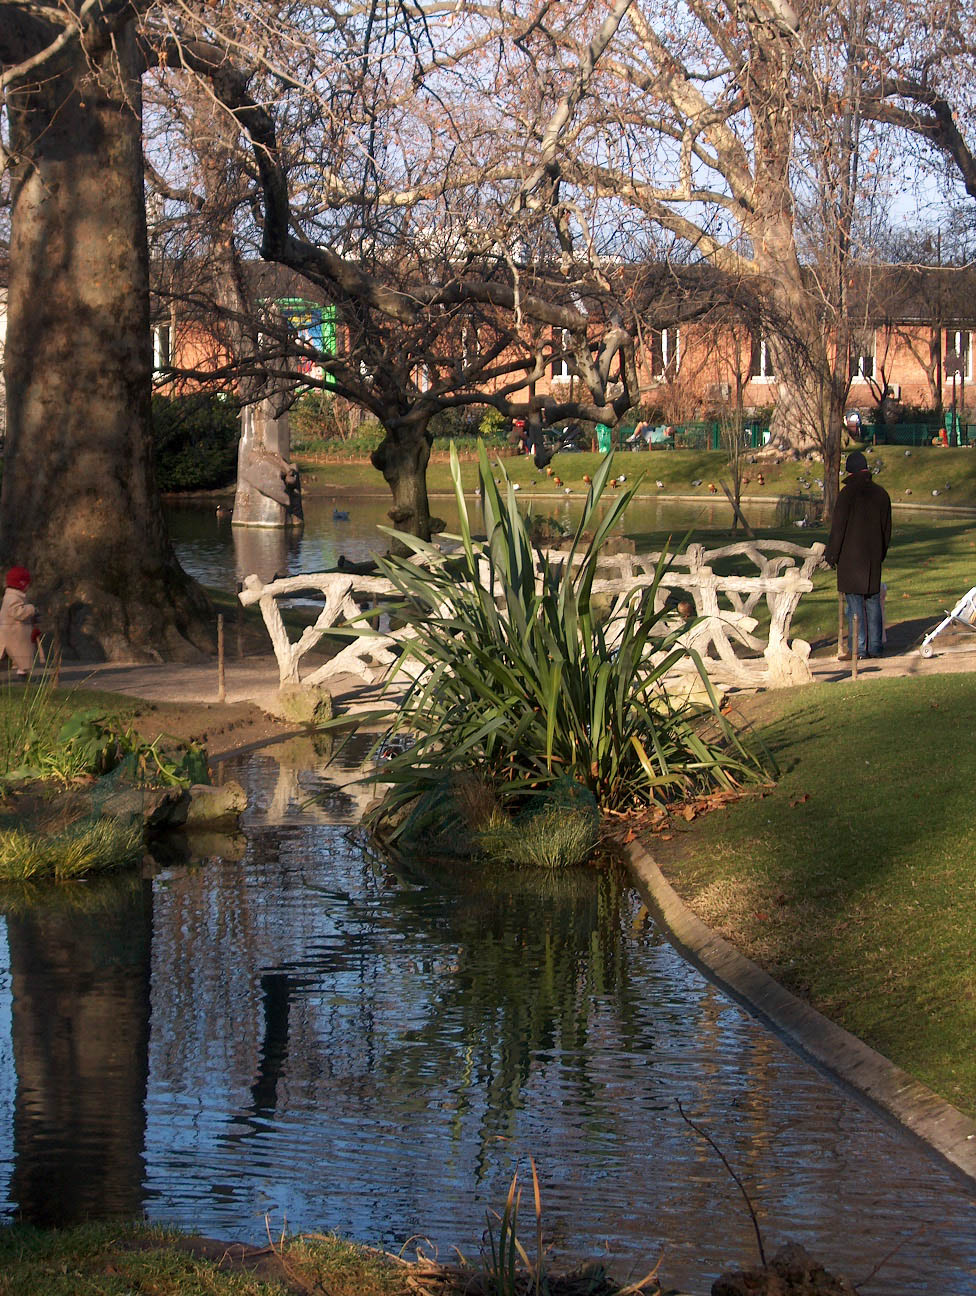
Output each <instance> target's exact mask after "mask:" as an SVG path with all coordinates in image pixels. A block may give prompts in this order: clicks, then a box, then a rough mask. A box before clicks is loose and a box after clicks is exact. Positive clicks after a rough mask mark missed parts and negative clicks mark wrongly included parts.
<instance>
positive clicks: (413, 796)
mask: <svg viewBox="0 0 976 1296" xmlns="http://www.w3.org/2000/svg"><path fill="white" fill-rule="evenodd" d="M612 462H613V461H612V456H607V457H606V458H605V459H604V460H603V462H602V464H601V465H600V467H599V468H598V470H597V472H596V474H595V476H594V479H593V483H592V485H591V487H590V491H589V494H588V497H587V501H586V505H585V507H584V509H583V514H582V517H581V519H580V522H579V525H578V527H577V529H576V532H575V535H574V537H573V539H572V542H571V544H570V546H569V548H568V550H566V551H565V552H562V553H560V554H558V555H549V554H547V553H546V552H545V551H544V550H542V549H540V548H538V547H537V546H535V545H534V544H533V542H532V540H531V537H530V535H529V532H528V530H527V527H526V523H525V521H524V519H523V517H522V515H521V514H520V512H519V509H518V506H517V500H516V495H515V492H514V491H513V489H512V485H511V482H510V481H509V480H508V477H507V475H506V473H505V470H504V467H503V466H502V465H500V464H499V465H497V466H496V469H497V471H498V472H500V474H501V478H502V484H501V486H499V485H498V484H497V483H496V481H495V478H494V476H493V473H492V471H491V468H490V466H489V463H488V458H487V455H486V453H485V450H484V447H483V446H479V478H480V484H481V495H482V509H483V515H484V524H485V529H486V532H487V539H486V540H484V541H475V540H474V539H473V537H472V528H471V525H470V522H469V518H468V511H467V504H466V501H465V497H464V492H463V489H462V486H461V475H460V467H459V463H458V458H457V454H456V453H455V452H454V451H453V450H452V454H451V472H452V476H453V480H454V487H455V494H456V497H457V505H458V513H459V517H460V529H459V534H458V535H457V536H455V537H450V538H451V539H453V540H455V541H456V542H457V546H458V547H457V549H456V550H455V551H454V552H451V553H449V554H444V553H443V552H441V550H440V549H439V548H438V547H437V546H435V545H433V544H428V543H425V542H424V541H422V540H419V539H417V538H416V537H413V536H408V535H406V534H404V533H402V532H391V534H392V535H393V536H394V537H395V538H396V540H397V541H399V542H400V544H401V545H402V546H405V547H406V548H407V549H408V550H412V551H413V554H412V556H411V557H399V556H395V555H391V556H388V557H386V558H384V559H382V560H381V562H380V566H381V568H382V571H383V574H384V575H385V576H386V577H387V578H388V579H389V580H390V581H391V582H392V583H393V584H394V585H395V586H396V588H397V590H398V591H399V594H400V602H399V605H398V607H397V609H396V611H397V614H398V615H399V616H401V617H402V618H403V619H404V620H406V621H408V622H409V624H410V627H411V637H408V638H406V639H404V641H403V649H404V654H405V657H406V658H407V661H406V662H405V665H406V666H407V667H408V669H409V673H410V675H411V676H412V677H413V678H412V681H411V683H410V685H409V686H408V688H407V691H406V694H405V696H404V697H403V699H402V701H400V702H399V703H398V705H397V706H396V708H395V710H394V709H391V711H390V713H389V714H390V716H391V718H392V730H391V731H390V733H389V734H387V735H386V738H387V740H389V739H390V737H391V736H396V735H397V734H399V733H402V734H404V735H407V736H408V738H409V742H408V743H407V744H406V745H404V746H403V748H402V749H401V750H395V751H394V754H393V755H392V756H391V757H390V758H389V759H388V760H386V761H384V764H383V773H382V777H383V780H384V782H386V783H387V784H389V785H390V786H389V790H388V792H387V794H386V796H385V798H384V800H383V802H382V804H381V806H380V807H379V808H378V810H376V811H375V812H374V813H373V815H372V816H371V817H370V823H371V825H372V826H373V828H374V829H377V830H382V831H383V832H384V834H385V835H386V838H387V840H388V841H390V842H391V843H392V842H393V841H395V840H396V839H397V837H398V836H400V835H401V834H402V832H403V831H404V829H405V828H406V827H407V825H409V826H410V829H411V832H412V833H416V832H417V830H418V829H419V828H420V827H422V826H423V825H422V824H420V823H419V822H418V814H417V813H416V811H417V809H418V807H423V808H424V815H425V816H426V817H427V819H428V821H429V823H428V826H429V827H430V828H431V829H432V830H434V831H436V832H438V833H440V834H441V835H443V836H448V837H449V836H450V834H451V832H452V831H455V830H456V825H457V809H456V803H455V801H454V798H452V797H451V796H450V795H448V794H447V790H449V789H450V788H451V786H452V785H456V783H457V781H458V780H459V779H463V778H466V777H470V776H472V775H475V776H476V777H477V778H478V779H479V780H480V781H481V782H482V783H483V784H484V785H485V786H486V787H487V788H489V789H490V791H491V794H492V796H493V798H494V800H495V801H496V802H497V805H498V809H499V811H500V812H501V813H502V814H503V815H505V816H507V817H508V818H509V819H511V820H512V821H513V822H514V821H517V820H518V817H519V815H520V814H521V813H522V812H523V811H524V810H525V809H526V807H527V806H528V805H530V804H532V803H535V804H538V802H539V799H540V798H542V797H544V794H545V792H546V790H547V789H548V788H550V787H552V785H554V784H555V783H556V782H557V781H558V780H560V779H568V780H570V781H571V782H572V783H574V784H577V785H579V786H580V787H581V788H585V789H587V790H588V792H589V793H590V794H592V797H593V799H594V802H595V804H596V806H597V808H598V810H599V812H600V813H603V814H605V813H607V812H611V811H620V810H632V809H634V808H637V807H640V806H648V805H651V804H653V803H668V802H671V801H677V800H684V799H686V798H690V797H695V796H700V795H703V794H705V793H707V792H710V791H714V790H715V789H718V788H721V789H725V790H728V789H730V788H739V787H741V786H742V785H743V784H746V783H752V782H756V781H758V780H761V779H763V778H764V777H765V771H764V769H763V765H762V761H761V760H760V758H759V757H758V756H757V755H756V754H755V753H753V752H751V751H750V750H748V749H747V748H746V747H745V745H744V744H743V743H742V741H741V740H740V739H739V737H738V736H737V735H736V733H735V732H734V731H733V729H732V727H731V726H730V725H729V724H728V722H727V721H726V719H725V717H724V716H722V715H721V713H720V711H719V707H718V701H717V698H716V696H715V694H714V691H713V690H712V688H711V684H710V683H709V681H708V678H707V676H706V675H705V673H704V670H703V668H702V665H701V662H700V659H698V658H697V657H696V656H695V654H693V653H691V654H689V653H688V650H687V649H686V648H685V647H684V646H683V645H682V643H681V641H680V638H681V636H682V635H683V634H684V633H685V631H686V630H687V625H686V624H685V623H675V622H673V620H669V619H668V618H667V616H666V613H665V611H664V609H663V603H664V601H665V600H663V599H660V600H658V599H657V598H656V595H657V591H658V587H659V583H660V579H661V576H662V575H663V573H664V571H665V570H666V561H667V560H666V558H662V560H661V563H660V564H659V566H658V569H657V572H656V573H655V575H654V577H653V578H652V579H651V580H650V581H647V580H638V581H635V583H634V587H633V588H632V590H631V591H630V592H629V593H628V594H627V595H626V597H625V598H623V599H621V600H619V601H618V602H617V604H616V606H615V607H614V610H613V614H612V615H611V616H610V617H609V618H608V617H607V616H606V614H605V606H601V608H600V610H599V613H598V611H597V607H596V603H597V598H596V597H595V595H596V594H598V593H599V591H598V590H597V591H595V589H594V587H595V585H596V583H597V579H598V571H597V568H598V563H599V558H600V551H601V547H602V545H603V544H604V542H605V540H606V539H607V537H608V535H609V534H610V532H611V531H612V530H613V529H614V527H616V526H617V524H618V523H619V522H620V520H621V519H622V518H623V516H624V514H625V511H626V509H627V506H628V505H629V503H630V501H631V500H632V499H633V497H634V494H635V493H636V490H637V487H638V485H639V483H638V482H635V483H632V484H631V485H629V486H627V487H626V488H625V489H623V490H621V491H619V492H617V493H615V494H614V495H613V497H612V498H610V499H609V500H608V501H607V502H606V503H604V499H603V497H604V491H605V489H606V487H607V484H608V481H609V480H610V477H611V474H612V472H613V467H612ZM658 603H660V604H661V605H662V606H660V607H659V606H657V605H658ZM364 620H365V619H364ZM364 620H361V621H360V622H358V623H357V624H355V625H349V626H347V627H346V628H345V633H347V634H349V635H361V636H362V635H366V636H368V635H370V634H372V633H375V632H374V631H372V630H371V629H370V628H369V626H368V624H365V623H364ZM687 656H691V658H692V660H693V662H694V664H695V666H697V668H698V670H699V673H700V675H701V680H702V690H701V697H702V699H703V700H701V699H692V698H690V697H689V695H688V690H687V688H684V689H682V691H681V695H680V696H672V695H671V693H670V692H669V690H668V685H667V675H668V672H669V671H670V670H671V669H672V668H673V667H674V666H676V665H677V664H678V662H679V661H681V660H682V659H683V658H685V657H687ZM387 745H388V747H395V746H396V744H390V743H389V741H388V742H387Z"/></svg>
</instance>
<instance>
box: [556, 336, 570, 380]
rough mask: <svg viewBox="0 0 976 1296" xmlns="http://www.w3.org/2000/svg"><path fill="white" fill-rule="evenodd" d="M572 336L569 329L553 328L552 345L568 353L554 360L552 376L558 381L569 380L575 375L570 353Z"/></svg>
mask: <svg viewBox="0 0 976 1296" xmlns="http://www.w3.org/2000/svg"><path fill="white" fill-rule="evenodd" d="M572 341H573V339H572V336H571V334H570V332H569V329H553V331H552V347H553V350H554V351H558V350H561V351H563V352H565V353H566V354H564V355H562V356H559V357H558V358H557V359H555V360H553V362H552V376H553V378H554V379H555V380H556V381H557V382H558V381H560V380H561V381H562V382H568V381H569V380H570V378H572V376H573V365H572V360H571V359H570V356H569V354H568V352H569V349H570V346H571V344H572Z"/></svg>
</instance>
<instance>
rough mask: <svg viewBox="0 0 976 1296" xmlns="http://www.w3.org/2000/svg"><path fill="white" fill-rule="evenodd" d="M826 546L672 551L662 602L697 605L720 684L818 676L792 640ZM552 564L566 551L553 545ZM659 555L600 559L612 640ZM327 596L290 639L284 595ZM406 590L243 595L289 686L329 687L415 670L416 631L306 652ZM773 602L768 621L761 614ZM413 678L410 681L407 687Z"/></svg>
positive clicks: (685, 640)
mask: <svg viewBox="0 0 976 1296" xmlns="http://www.w3.org/2000/svg"><path fill="white" fill-rule="evenodd" d="M823 551H824V547H823V545H822V544H814V545H811V546H810V547H809V548H803V547H801V546H800V545H795V544H790V543H789V542H786V541H783V542H779V541H772V540H749V541H742V542H741V543H738V544H730V545H724V546H723V547H722V548H719V549H706V548H705V547H704V546H703V545H699V544H694V545H689V546H688V549H687V551H686V552H685V553H684V554H680V555H673V556H671V557H670V558H669V560H668V565H667V567H666V569H665V570H664V572H663V573H662V575H661V577H660V579H659V583H658V587H657V592H656V594H655V604H656V608H657V610H662V611H663V610H664V609H665V608H666V607H667V606H668V604H669V603H671V604H673V603H674V601H675V599H676V596H678V597H679V601H680V596H681V595H684V596H685V598H686V599H687V600H688V601H689V602H690V603H693V605H694V614H693V619H690V624H689V628H688V630H687V631H686V632H685V633H684V634H682V635H681V636H680V640H679V642H680V643H681V644H683V645H684V646H685V647H686V648H688V649H693V650H694V651H695V652H697V654H698V655H699V656H700V658H701V660H702V662H703V664H704V667H705V669H706V671H707V673H708V675H709V678H710V679H711V680H712V681H713V682H714V683H716V684H718V685H723V686H735V687H738V688H770V687H772V688H776V687H780V686H783V685H788V684H802V683H807V682H809V681H810V680H811V679H812V674H811V671H810V666H809V661H808V658H809V656H810V645H809V644H808V643H806V642H805V641H804V640H802V639H794V640H792V641H791V640H790V627H791V624H792V620H793V615H794V613H795V612H796V608H797V605H798V604H799V602H800V598H801V597H802V595H803V594H805V593H808V592H809V591H810V590H812V589H813V580H812V577H813V573H814V571H815V570H816V568H817V567H818V566H819V564H820V562H821V559H822V557H823ZM548 557H549V559H550V561H551V562H559V561H560V559H561V558H564V557H565V556H564V555H562V554H560V553H558V552H555V551H551V552H550V553H549V555H548ZM660 557H661V555H660V554H626V553H621V554H612V555H607V556H604V557H601V559H600V567H599V571H600V576H599V578H598V579H597V580H596V581H594V583H593V593H594V594H596V595H602V596H603V597H604V598H606V599H608V600H609V601H610V612H609V622H608V636H609V638H610V639H611V640H612V636H613V624H614V621H615V620H616V621H618V622H619V621H621V620H622V617H623V615H624V613H625V608H626V604H627V603H628V601H629V600H630V599H632V598H633V596H634V593H635V591H637V590H640V589H642V588H647V587H648V586H651V585H653V583H654V579H655V571H656V568H657V565H658V563H659V561H660ZM719 564H721V565H729V564H732V565H734V566H736V567H742V566H744V565H745V566H748V565H751V567H752V568H754V570H753V571H750V572H749V573H748V574H745V575H740V574H736V575H731V574H719V573H717V572H716V571H715V566H716V565H719ZM479 567H480V577H481V579H482V580H483V582H484V583H485V584H486V585H487V583H488V580H489V574H488V565H487V563H481V564H480V565H479ZM310 593H319V594H321V596H322V597H323V598H324V600H325V606H324V607H323V608H322V611H321V612H320V613H319V616H318V618H317V619H316V621H315V624H314V625H311V626H308V627H306V629H305V630H304V631H303V632H302V634H301V636H300V638H299V639H297V640H296V641H295V642H292V641H291V640H290V639H289V637H288V632H287V630H286V628H285V624H284V621H283V620H282V617H281V611H280V609H279V607H278V600H279V599H281V598H290V597H294V596H295V595H297V594H310ZM396 595H397V590H396V589H395V587H394V586H393V585H392V584H391V583H390V582H389V581H388V580H386V579H384V578H383V577H379V576H361V575H355V574H353V573H346V572H320V573H316V574H311V575H307V576H289V577H284V578H282V579H279V580H274V581H271V582H269V583H267V584H265V583H264V582H263V581H262V580H261V579H260V578H259V577H258V576H248V577H247V578H246V579H245V581H244V585H243V588H242V590H241V593H240V595H239V597H240V600H241V603H243V604H244V606H245V607H248V606H251V605H253V604H255V603H256V604H257V605H258V606H259V607H260V609H261V613H262V615H263V617H264V623H265V625H266V627H267V629H268V634H269V635H270V637H271V643H272V646H273V648H274V652H275V657H276V658H277V661H278V672H279V680H280V684H281V686H285V685H304V686H306V687H309V688H311V687H315V686H317V685H324V684H325V683H326V682H327V681H328V680H329V679H331V678H334V677H335V676H337V675H346V674H348V675H354V676H356V677H358V678H359V679H362V680H364V681H365V682H366V683H368V684H377V683H381V682H383V681H384V680H387V679H392V678H394V677H395V676H396V675H397V674H404V675H406V676H408V677H409V676H410V675H412V674H413V673H414V670H415V669H416V663H414V662H409V661H404V659H403V642H404V640H405V639H408V638H409V637H410V636H411V634H412V631H411V629H410V627H409V626H408V627H406V628H405V629H403V630H396V631H389V632H387V633H379V632H377V633H375V634H373V635H370V636H368V637H364V638H358V639H351V640H350V641H349V642H348V643H347V644H346V645H345V646H344V647H343V648H342V649H341V650H340V651H339V652H338V653H337V654H336V655H335V656H334V657H332V658H330V660H329V661H327V662H325V663H323V664H322V665H319V666H318V667H316V668H315V669H314V670H312V671H311V672H310V673H309V674H308V675H306V676H305V677H303V676H302V674H301V663H302V658H303V657H305V655H306V654H307V653H309V652H311V651H312V649H314V648H315V647H316V646H317V645H318V644H319V642H320V640H321V639H322V637H323V635H326V634H328V632H329V631H330V630H332V629H333V628H334V627H336V626H337V625H340V624H342V623H343V622H345V621H348V620H351V619H352V618H354V617H358V616H360V615H361V612H362V606H363V605H364V604H368V603H370V602H373V601H375V600H377V599H379V598H383V597H387V598H388V597H395V596H396ZM763 600H765V606H766V611H768V615H769V622H768V626H765V628H763V629H761V626H762V625H763V622H764V621H765V617H759V616H756V615H754V614H755V613H756V611H757V610H758V609H759V606H760V603H761V602H762V601H763ZM682 619H683V618H681V617H680V616H679V615H678V614H677V613H675V612H674V611H673V610H671V611H668V612H667V613H666V623H667V624H668V625H670V626H672V627H675V628H680V624H681V620H682ZM674 674H675V675H676V676H679V677H680V676H682V675H684V676H689V675H695V674H697V668H696V667H695V665H694V663H693V662H692V661H691V660H690V659H689V658H686V659H684V660H682V661H681V662H680V663H679V665H678V667H677V668H676V669H675V672H674ZM405 682H406V680H404V683H405Z"/></svg>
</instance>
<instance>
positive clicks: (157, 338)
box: [152, 324, 172, 370]
mask: <svg viewBox="0 0 976 1296" xmlns="http://www.w3.org/2000/svg"><path fill="white" fill-rule="evenodd" d="M152 349H153V369H155V370H159V369H168V368H169V366H170V361H171V360H172V355H171V352H170V331H169V325H168V324H154V325H153V329H152Z"/></svg>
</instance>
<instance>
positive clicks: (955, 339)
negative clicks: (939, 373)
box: [945, 329, 973, 383]
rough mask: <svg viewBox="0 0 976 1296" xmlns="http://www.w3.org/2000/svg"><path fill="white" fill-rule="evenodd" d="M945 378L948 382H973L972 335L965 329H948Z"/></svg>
mask: <svg viewBox="0 0 976 1296" xmlns="http://www.w3.org/2000/svg"><path fill="white" fill-rule="evenodd" d="M945 346H946V353H945V376H946V382H950V383H956V382H959V381H960V379H962V380H964V381H965V382H971V381H972V377H973V348H972V346H971V334H970V333H969V332H968V331H967V330H965V329H946V343H945Z"/></svg>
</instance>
